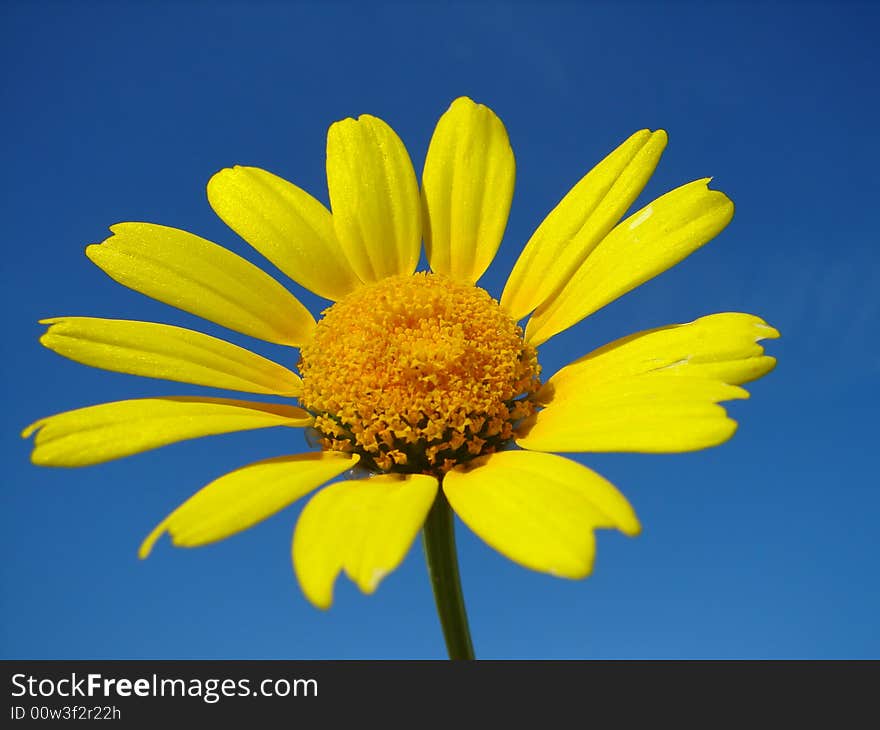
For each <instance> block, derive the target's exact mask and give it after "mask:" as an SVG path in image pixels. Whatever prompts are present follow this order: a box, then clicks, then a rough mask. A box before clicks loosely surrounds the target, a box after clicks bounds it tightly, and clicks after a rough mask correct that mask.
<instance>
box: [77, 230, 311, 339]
mask: <svg viewBox="0 0 880 730" xmlns="http://www.w3.org/2000/svg"><path fill="white" fill-rule="evenodd" d="M110 230H111V231H112V232H113V235H112V236H110V238H108V239H106V240H105V241H104V242H103V243H100V244H93V245H91V246H88V247H87V248H86V256H88V257H89V258H90V259H91V260H92V261H93V262H94V263H95V264H96V265H97V266H99V267H100V268H101V269H103V270H104V271H105V272H106V273H107V274H108V275H109V276H110V277H111V278H113V279H115V280H116V281H118V282H119V283H120V284H122V285H124V286H127V287H129V288H130V289H134V290H135V291H139V292H141V293H142V294H146V295H147V296H148V297H153V299H158V300H159V301H160V302H165V303H166V304H170V305H171V306H173V307H177V308H179V309H182V310H184V311H185V312H191V313H192V314H195V315H198V316H199V317H204V318H205V319H207V320H210V321H211V322H216V323H217V324H219V325H223V326H224V327H228V328H229V329H232V330H235V331H236V332H243V333H244V334H246V335H251V336H252V337H257V338H259V339H261V340H266V341H268V342H275V343H278V344H279V345H294V346H298V345H301V344H303V343H304V342H306V341H308V339H309V338H310V337H311V334H312V330H313V329H314V327H315V320H314V319H313V318H312V315H311V314H309V310H307V309H306V308H305V307H304V306H303V305H302V304H300V302H299V301H298V300H297V299H296V298H295V297H294V296H293V295H292V294H291V293H290V292H288V291H287V290H286V289H285V288H284V287H283V286H281V284H279V283H278V282H277V281H275V280H274V279H273V278H272V277H271V276H269V275H268V274H266V273H264V272H263V271H261V270H260V269H258V268H257V267H256V266H254V265H253V264H252V263H250V262H249V261H246V260H245V259H243V258H241V256H237V255H236V254H234V253H232V252H231V251H227V250H226V249H225V248H222V247H221V246H218V245H217V244H216V243H211V242H210V241H206V240H205V239H204V238H199V236H194V235H193V234H192V233H187V232H186V231H180V230H178V229H176V228H168V227H167V226H158V225H153V224H151V223H118V224H116V225H115V226H111V227H110Z"/></svg>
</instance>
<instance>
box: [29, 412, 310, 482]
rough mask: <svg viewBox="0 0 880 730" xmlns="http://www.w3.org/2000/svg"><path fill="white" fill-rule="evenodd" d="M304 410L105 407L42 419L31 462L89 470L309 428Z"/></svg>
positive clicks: (33, 426) (37, 425)
mask: <svg viewBox="0 0 880 730" xmlns="http://www.w3.org/2000/svg"><path fill="white" fill-rule="evenodd" d="M312 420H313V419H312V417H311V416H310V415H309V414H308V413H307V412H306V411H304V410H303V409H302V408H296V407H295V406H283V405H276V404H274V403H254V402H248V401H238V400H226V399H224V398H189V397H166V398H141V399H138V400H123V401H117V402H115V403H102V404H100V405H97V406H89V407H87V408H77V409H76V410H73V411H67V412H65V413H58V414H56V415H54V416H49V417H48V418H41V419H40V420H39V421H37V422H35V423H32V424H31V425H30V426H28V427H27V428H26V429H25V430H24V431H23V432H22V434H21V435H22V437H24V438H28V437H29V436H30V435H31V434H33V433H34V432H36V434H37V435H36V437H35V439H34V451H33V453H32V454H31V461H32V462H33V463H34V464H39V465H40V466H90V465H92V464H101V463H103V462H105V461H110V460H112V459H119V458H121V457H123V456H129V455H131V454H139V453H140V452H142V451H148V450H150V449H155V448H158V447H159V446H165V445H167V444H173V443H176V442H178V441H184V440H186V439H193V438H198V437H200V436H212V435H216V434H220V433H231V432H233V431H250V430H252V429H255V428H269V427H271V426H307V425H309V424H311V423H312Z"/></svg>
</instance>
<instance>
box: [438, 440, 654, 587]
mask: <svg viewBox="0 0 880 730" xmlns="http://www.w3.org/2000/svg"><path fill="white" fill-rule="evenodd" d="M443 491H444V492H445V493H446V497H447V499H448V500H449V504H450V505H452V508H453V509H454V510H455V512H456V514H457V515H458V516H459V517H461V519H462V521H463V522H464V523H465V524H466V525H467V526H468V527H470V528H471V529H472V530H473V531H474V532H475V533H477V535H479V536H480V537H481V538H482V539H483V540H485V541H486V542H487V543H488V544H489V545H491V546H492V547H493V548H495V549H496V550H497V551H498V552H500V553H502V554H504V555H506V556H507V557H508V558H510V559H511V560H513V561H515V562H517V563H519V564H520V565H524V566H525V567H527V568H531V569H532V570H539V571H541V572H544V573H551V574H553V575H557V576H560V577H563V578H583V577H584V576H586V575H589V573H590V571H591V569H592V567H593V557H594V553H595V544H596V541H595V537H594V535H593V530H594V529H595V528H598V527H614V528H617V529H618V530H620V531H621V532H623V533H625V534H627V535H637V534H638V533H639V532H640V530H641V527H640V525H639V521H638V519H637V518H636V515H635V512H634V511H633V509H632V507H631V506H630V504H629V502H627V501H626V498H625V497H624V496H623V495H622V494H621V493H620V492H618V491H617V490H616V489H615V488H614V487H613V486H612V485H611V483H610V482H608V481H606V480H605V479H603V478H602V477H600V476H599V475H598V474H596V472H594V471H592V470H590V469H588V468H587V467H585V466H582V465H581V464H578V463H576V462H574V461H570V460H569V459H564V458H562V457H561V456H555V455H553V454H537V453H530V452H528V451H501V452H499V453H496V454H491V455H490V456H484V457H480V458H479V459H476V460H474V461H473V462H471V463H470V464H469V465H465V466H460V467H456V468H455V469H453V470H452V471H450V472H449V473H448V474H446V476H445V477H444V478H443Z"/></svg>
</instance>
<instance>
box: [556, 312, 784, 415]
mask: <svg viewBox="0 0 880 730" xmlns="http://www.w3.org/2000/svg"><path fill="white" fill-rule="evenodd" d="M776 337H779V332H777V331H776V330H775V329H773V328H772V327H771V326H770V325H768V324H767V323H766V322H764V320H763V319H761V318H760V317H755V316H754V315H752V314H741V313H738V312H724V313H722V314H710V315H708V316H706V317H700V318H699V319H697V320H694V321H693V322H689V323H687V324H674V325H670V326H668V327H660V328H659V329H655V330H647V331H645V332H638V333H636V334H634V335H629V336H628V337H623V338H622V339H619V340H616V341H615V342H612V343H611V344H609V345H605V346H604V347H600V348H599V349H598V350H595V351H593V352H591V353H590V354H589V355H585V356H584V357H582V358H580V359H579V360H575V361H574V362H573V363H571V364H570V365H566V366H565V367H564V368H562V369H561V370H560V371H559V372H557V373H556V374H555V375H554V376H553V377H552V378H550V379H549V380H548V381H547V382H546V383H545V384H544V387H543V388H542V389H541V394H540V399H541V400H542V401H544V402H551V401H554V400H556V399H559V400H561V401H565V400H571V399H573V398H577V397H578V395H579V394H580V393H584V392H586V391H588V390H589V389H590V388H593V387H596V386H597V385H598V384H599V383H604V382H607V381H609V380H616V379H618V378H629V377H632V376H635V375H644V374H646V373H652V374H655V375H672V376H686V377H691V378H692V377H698V378H710V379H717V380H721V381H723V382H725V383H730V384H732V385H741V384H742V383H748V382H749V381H752V380H756V379H757V378H760V377H761V376H762V375H766V374H767V373H768V372H770V371H771V370H772V369H773V367H774V366H775V365H776V359H775V358H773V357H770V356H768V355H765V354H764V348H763V347H761V345H759V344H758V341H759V340H763V339H767V338H771V339H772V338H776Z"/></svg>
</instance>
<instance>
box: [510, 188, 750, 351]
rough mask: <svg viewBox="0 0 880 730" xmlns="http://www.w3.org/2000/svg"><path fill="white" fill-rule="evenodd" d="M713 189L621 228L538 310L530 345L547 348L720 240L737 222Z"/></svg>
mask: <svg viewBox="0 0 880 730" xmlns="http://www.w3.org/2000/svg"><path fill="white" fill-rule="evenodd" d="M708 183H709V178H705V179H703V180H696V181H695V182H692V183H688V184H687V185H682V186H681V187H680V188H676V189H675V190H672V191H671V192H668V193H666V195H663V196H661V197H659V198H657V200H655V201H654V202H652V203H649V204H648V205H647V206H646V207H644V208H642V209H641V210H640V211H638V212H637V213H634V214H633V215H631V216H630V217H629V218H627V219H626V220H625V221H623V222H622V223H620V224H619V225H618V226H616V227H615V228H614V230H612V231H611V233H609V234H608V235H607V236H606V237H605V238H604V239H603V240H602V241H601V242H600V243H599V245H598V246H596V248H595V249H593V252H592V253H591V254H590V255H589V256H588V257H587V259H586V261H584V263H583V264H582V265H581V266H580V267H579V268H578V269H577V271H576V272H575V273H574V275H573V276H572V277H571V279H570V280H569V282H568V283H567V284H566V285H565V286H564V287H562V289H560V290H558V291H557V292H556V293H555V294H553V295H552V296H551V297H550V298H549V299H548V300H547V301H546V302H544V304H542V305H541V306H540V307H538V309H537V310H536V311H535V313H534V315H532V318H531V319H530V320H529V323H528V325H527V326H526V339H527V340H528V341H529V342H530V343H531V344H533V345H539V344H541V343H542V342H546V341H547V340H548V339H550V338H551V337H552V336H553V335H555V334H556V333H558V332H561V331H562V330H564V329H566V328H568V327H571V326H572V325H573V324H575V323H577V322H580V321H581V320H582V319H583V318H584V317H586V316H587V315H589V314H592V313H593V312H595V311H597V310H599V309H601V308H602V307H604V306H605V305H606V304H608V303H609V302H612V301H614V300H615V299H617V298H618V297H619V296H622V295H623V294H626V293H627V292H628V291H631V290H632V289H635V288H636V287H637V286H638V285H639V284H642V283H644V282H646V281H647V280H648V279H651V278H653V277H654V276H657V274H660V273H662V272H664V271H666V269H669V268H671V267H672V266H674V265H675V264H677V263H678V262H679V261H681V260H682V259H684V258H685V257H686V256H688V255H690V254H691V253H693V252H694V251H696V250H697V249H698V248H700V246H702V245H703V244H705V243H707V242H708V241H710V240H712V239H713V238H714V237H715V236H717V235H718V234H719V233H720V232H721V231H722V230H723V229H724V227H725V226H726V225H727V224H728V223H729V222H730V219H731V218H732V217H733V203H732V202H731V201H730V199H729V198H728V197H727V196H726V195H724V193H721V192H719V191H717V190H709V188H708Z"/></svg>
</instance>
